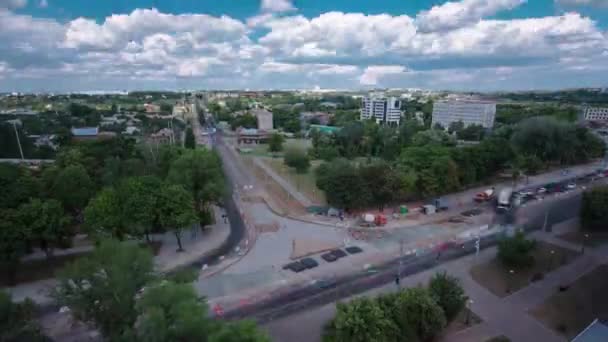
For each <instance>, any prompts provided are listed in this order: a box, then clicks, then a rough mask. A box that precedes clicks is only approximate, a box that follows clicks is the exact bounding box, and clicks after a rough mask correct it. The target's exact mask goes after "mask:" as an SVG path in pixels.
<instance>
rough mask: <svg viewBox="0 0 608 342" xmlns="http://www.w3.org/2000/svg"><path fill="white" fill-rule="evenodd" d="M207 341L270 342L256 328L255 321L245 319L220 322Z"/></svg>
mask: <svg viewBox="0 0 608 342" xmlns="http://www.w3.org/2000/svg"><path fill="white" fill-rule="evenodd" d="M209 342H270V339H269V338H268V336H267V335H266V334H265V333H263V332H262V331H260V330H259V329H258V327H257V326H256V324H255V322H253V321H247V320H245V321H238V322H234V323H224V324H221V325H220V327H219V329H218V330H217V331H215V332H213V333H212V334H211V336H209Z"/></svg>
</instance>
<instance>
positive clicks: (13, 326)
mask: <svg viewBox="0 0 608 342" xmlns="http://www.w3.org/2000/svg"><path fill="white" fill-rule="evenodd" d="M34 314H35V306H34V303H33V302H32V301H31V300H29V299H26V300H25V301H24V302H22V303H13V301H12V299H11V296H10V295H9V294H7V293H6V292H4V291H0V341H2V342H22V341H28V342H37V341H40V342H42V341H47V340H48V339H46V338H45V337H44V336H43V335H42V332H41V331H40V327H39V326H38V324H37V323H36V321H35V320H34Z"/></svg>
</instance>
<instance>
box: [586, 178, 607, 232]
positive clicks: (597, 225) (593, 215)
mask: <svg viewBox="0 0 608 342" xmlns="http://www.w3.org/2000/svg"><path fill="white" fill-rule="evenodd" d="M581 226H582V227H583V229H588V230H591V231H598V232H599V231H608V187H606V186H603V187H599V188H594V189H592V190H588V191H585V193H583V202H582V206H581Z"/></svg>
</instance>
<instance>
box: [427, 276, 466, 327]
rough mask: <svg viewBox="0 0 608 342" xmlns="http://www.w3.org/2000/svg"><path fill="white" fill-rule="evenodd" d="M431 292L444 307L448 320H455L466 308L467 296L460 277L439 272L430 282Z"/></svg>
mask: <svg viewBox="0 0 608 342" xmlns="http://www.w3.org/2000/svg"><path fill="white" fill-rule="evenodd" d="M429 292H430V294H431V297H433V299H435V301H436V302H437V304H439V306H440V307H441V308H442V309H443V313H444V314H445V317H446V319H447V321H448V322H449V321H451V320H453V319H454V318H455V317H456V315H458V313H459V312H460V311H462V309H464V307H465V304H466V301H467V296H466V295H465V293H464V289H463V288H462V286H461V285H460V281H459V280H458V278H455V277H453V276H450V275H448V274H447V273H446V272H443V273H437V274H435V275H434V276H433V278H431V281H430V282H429Z"/></svg>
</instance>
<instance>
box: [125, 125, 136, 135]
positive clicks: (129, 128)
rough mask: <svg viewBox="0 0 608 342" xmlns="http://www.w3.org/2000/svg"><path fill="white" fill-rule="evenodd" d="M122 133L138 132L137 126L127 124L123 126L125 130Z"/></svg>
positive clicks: (131, 133)
mask: <svg viewBox="0 0 608 342" xmlns="http://www.w3.org/2000/svg"><path fill="white" fill-rule="evenodd" d="M122 134H126V135H133V134H139V128H137V127H135V126H128V127H127V128H125V130H124V131H123V132H122Z"/></svg>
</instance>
